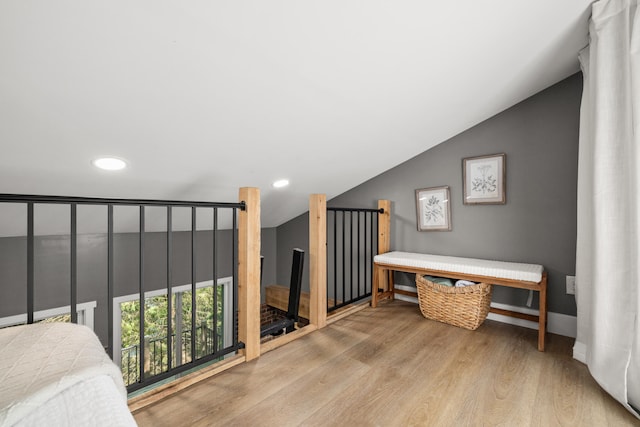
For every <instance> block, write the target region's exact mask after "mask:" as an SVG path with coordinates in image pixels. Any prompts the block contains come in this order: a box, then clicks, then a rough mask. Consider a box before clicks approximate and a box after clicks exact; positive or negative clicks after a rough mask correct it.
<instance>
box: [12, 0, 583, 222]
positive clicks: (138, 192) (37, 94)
mask: <svg viewBox="0 0 640 427" xmlns="http://www.w3.org/2000/svg"><path fill="white" fill-rule="evenodd" d="M590 3H591V0H563V1H558V0H522V1H513V0H493V1H488V0H459V1H438V2H435V1H425V0H422V1H411V0H395V1H380V0H369V1H353V0H341V1H322V2H311V1H300V0H272V1H264V0H247V1H227V2H221V1H211V0H207V1H187V0H185V1H168V0H159V1H129V0H128V1H102V2H100V1H81V0H76V1H71V0H55V1H35V0H3V1H2V2H0V144H1V145H0V147H1V152H0V153H1V154H0V193H29V194H55V195H73V196H96V197H135V198H149V199H159V198H169V199H182V200H208V201H236V200H237V194H238V187H241V186H250V187H259V188H260V189H261V195H262V225H263V226H265V227H272V226H277V225H279V224H281V223H283V222H285V221H287V220H289V219H291V218H293V217H295V216H296V215H298V214H300V213H302V212H304V211H306V210H307V207H308V195H309V194H311V193H326V194H327V196H328V197H329V198H331V197H333V196H336V195H339V194H341V193H342V192H344V191H346V190H348V189H350V188H353V187H354V186H356V185H358V184H360V183H362V182H364V181H366V180H367V179H369V178H372V177H374V176H376V175H378V174H380V173H382V172H384V171H385V170H387V169H389V168H391V167H393V166H395V165H397V164H399V163H401V162H403V161H405V160H407V159H409V158H411V157H413V156H415V155H417V154H419V153H421V152H423V151H425V150H427V149H429V148H431V147H433V146H434V145H436V144H438V143H440V142H442V141H445V140H446V139H448V138H450V137H452V136H454V135H456V134H458V133H460V132H462V131H463V130H465V129H468V128H469V127H471V126H473V125H475V124H477V123H479V122H481V121H483V120H485V119H487V118H489V117H491V116H493V115H495V114H496V113H498V112H500V111H502V110H504V109H506V108H508V107H510V106H511V105H513V104H515V103H517V102H519V101H521V100H523V99H525V98H527V97H528V96H530V95H532V94H534V93H536V92H538V91H540V90H542V89H544V88H546V87H548V86H550V85H552V84H553V83H556V82H558V81H559V80H561V79H563V78H565V77H567V76H569V75H571V74H572V73H575V72H576V71H578V61H577V53H578V51H579V50H580V49H581V48H582V47H583V46H584V45H586V43H587V35H586V34H587V18H588V14H589V5H590ZM104 154H110V155H115V156H119V157H122V158H125V159H127V160H128V161H129V163H130V167H129V168H128V169H127V170H125V171H121V172H117V173H107V172H100V171H98V170H96V169H95V168H93V167H92V166H91V164H90V161H91V160H92V159H94V158H95V157H97V156H99V155H104ZM283 177H284V178H288V179H289V180H290V181H291V185H290V186H289V187H288V188H285V189H281V190H276V189H273V188H271V183H272V182H273V181H274V180H276V179H278V178H283Z"/></svg>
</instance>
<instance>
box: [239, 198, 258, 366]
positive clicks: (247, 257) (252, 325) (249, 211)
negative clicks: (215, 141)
mask: <svg viewBox="0 0 640 427" xmlns="http://www.w3.org/2000/svg"><path fill="white" fill-rule="evenodd" d="M239 200H240V201H241V202H244V203H245V207H246V208H245V210H243V211H240V213H239V215H238V217H239V224H238V340H240V341H241V342H243V343H244V345H245V348H244V355H245V358H246V360H247V361H249V360H253V359H255V358H257V357H259V356H260V190H259V189H257V188H249V187H243V188H241V189H240V191H239Z"/></svg>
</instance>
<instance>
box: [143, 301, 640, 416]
mask: <svg viewBox="0 0 640 427" xmlns="http://www.w3.org/2000/svg"><path fill="white" fill-rule="evenodd" d="M547 339H548V341H547V351H546V352H544V353H540V352H538V351H537V350H536V344H537V332H536V331H533V330H529V329H525V328H520V327H516V326H511V325H505V324H501V323H497V322H492V321H486V322H485V323H484V324H483V325H482V326H481V327H480V328H479V329H478V330H476V331H467V330H464V329H459V328H456V327H453V326H448V325H444V324H441V323H438V322H434V321H429V320H426V319H424V318H423V317H422V316H421V315H420V312H419V310H418V307H417V306H416V305H414V304H410V303H405V302H401V301H394V302H389V303H386V304H381V305H380V306H379V307H378V308H377V309H371V308H367V309H365V310H362V311H360V312H358V313H356V314H354V315H352V316H349V317H347V318H345V319H342V320H340V321H337V322H336V323H334V324H332V325H329V326H328V327H326V328H324V329H322V330H320V331H316V332H313V333H311V334H309V335H306V336H304V337H302V338H300V339H298V340H296V341H294V342H292V343H290V344H287V345H285V346H283V347H281V348H279V349H276V350H274V351H271V352H269V353H267V354H265V355H263V356H262V357H260V358H259V359H258V360H256V361H252V362H249V363H245V364H241V365H239V366H236V367H234V368H232V369H230V370H228V371H226V372H224V373H222V374H219V375H217V376H215V377H212V378H210V379H208V380H206V381H204V382H201V383H199V384H196V385H194V386H192V387H190V388H188V389H186V390H183V391H182V392H179V393H177V394H175V395H173V396H171V397H169V398H167V399H165V400H162V401H160V402H158V403H156V404H154V405H152V406H150V407H147V408H145V409H143V410H141V411H139V412H137V413H135V414H134V415H135V419H136V421H137V422H138V423H139V424H140V426H154V427H156V426H210V425H224V426H297V425H308V426H331V425H342V426H360V425H363V426H369V425H371V426H407V425H419V426H476V425H482V426H492V425H504V426H529V425H531V426H555V425H562V426H631V425H640V421H638V420H637V419H636V418H634V417H633V416H632V415H631V414H630V413H628V412H627V411H626V410H625V409H624V408H623V407H622V406H621V405H620V404H618V403H617V402H616V401H615V400H613V398H611V397H610V396H609V395H608V394H606V393H605V392H604V391H603V390H602V389H601V388H600V387H599V386H598V385H597V384H596V382H595V381H594V380H593V379H592V378H591V376H590V375H589V373H588V371H587V368H586V367H585V366H584V365H582V364H581V363H579V362H577V361H575V360H573V359H572V358H571V347H572V345H573V339H570V338H565V337H561V336H557V335H549V336H548V337H547Z"/></svg>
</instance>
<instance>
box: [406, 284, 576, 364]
mask: <svg viewBox="0 0 640 427" xmlns="http://www.w3.org/2000/svg"><path fill="white" fill-rule="evenodd" d="M395 288H396V289H400V290H403V291H409V292H415V291H416V288H414V287H412V286H406V285H395ZM395 298H396V299H398V300H401V301H407V302H412V303H415V304H417V303H418V299H417V298H413V297H410V296H406V295H401V294H396V295H395ZM491 307H495V308H500V309H502V310H509V311H515V312H518V313H524V314H531V315H533V316H537V315H538V313H539V311H538V310H534V309H531V308H527V307H518V306H513V305H508V304H501V303H497V302H492V303H491ZM487 319H490V320H495V321H496V322H502V323H508V324H510V325H517V326H523V327H525V328H530V329H535V330H538V324H537V323H536V322H531V321H529V320H524V319H518V318H516V317H510V316H503V315H501V314H496V313H489V315H488V316H487ZM577 324H578V323H577V318H576V317H575V316H569V315H567V314H562V313H553V312H548V313H547V331H549V332H551V333H552V334H557V335H563V336H565V337H571V338H575V337H576V331H577ZM575 351H576V350H575V347H574V357H575ZM576 359H577V357H576ZM578 360H580V359H578Z"/></svg>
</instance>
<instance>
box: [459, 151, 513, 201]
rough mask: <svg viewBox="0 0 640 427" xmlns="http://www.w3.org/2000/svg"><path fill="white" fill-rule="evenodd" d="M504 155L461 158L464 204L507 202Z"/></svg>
mask: <svg viewBox="0 0 640 427" xmlns="http://www.w3.org/2000/svg"><path fill="white" fill-rule="evenodd" d="M505 163H506V155H505V154H504V153H503V154H492V155H489V156H480V157H468V158H466V159H462V182H463V186H464V192H463V194H464V199H463V203H464V204H465V205H479V204H496V205H504V204H505V203H507V194H506V189H505V183H506V176H507V175H506V164H505Z"/></svg>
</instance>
